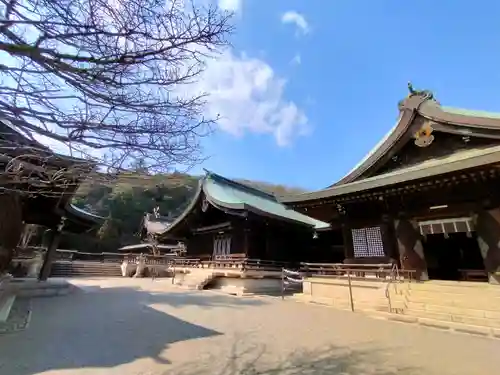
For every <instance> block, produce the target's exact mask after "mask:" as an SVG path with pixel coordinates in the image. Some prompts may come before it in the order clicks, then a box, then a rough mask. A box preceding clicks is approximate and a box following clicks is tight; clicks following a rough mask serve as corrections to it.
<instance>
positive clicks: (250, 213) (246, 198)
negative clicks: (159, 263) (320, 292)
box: [159, 172, 329, 262]
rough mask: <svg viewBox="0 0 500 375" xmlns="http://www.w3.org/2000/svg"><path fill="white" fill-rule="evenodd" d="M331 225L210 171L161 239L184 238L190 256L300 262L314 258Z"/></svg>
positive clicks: (160, 235) (179, 239)
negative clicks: (318, 242) (321, 237)
mask: <svg viewBox="0 0 500 375" xmlns="http://www.w3.org/2000/svg"><path fill="white" fill-rule="evenodd" d="M328 228H329V224H328V223H325V222H323V221H320V220H316V219H313V218H311V217H309V216H306V215H304V214H301V213H299V212H297V211H295V210H293V209H291V208H288V207H287V206H285V205H284V204H282V203H280V202H278V200H277V198H276V197H275V196H274V195H272V194H269V193H266V192H263V191H261V190H258V189H256V188H253V187H250V186H247V185H244V184H241V183H238V182H236V181H233V180H230V179H227V178H225V177H222V176H220V175H218V174H215V173H212V172H207V173H206V175H205V176H204V177H203V178H202V179H201V180H200V183H199V187H198V190H197V191H196V193H195V196H194V198H193V200H192V201H191V203H190V204H189V206H188V207H187V208H186V210H185V211H184V212H183V213H182V214H181V215H180V216H179V217H178V218H177V219H176V220H174V221H173V222H172V223H171V224H170V225H168V226H167V227H166V228H165V230H164V231H163V232H162V233H160V234H159V240H160V241H163V240H165V239H170V240H178V241H183V242H184V243H185V246H186V251H187V256H188V257H197V258H212V259H217V258H218V257H219V258H223V257H231V256H234V257H244V258H251V259H260V260H273V261H287V262H299V261H307V260H310V259H314V252H313V251H312V249H313V247H314V241H315V238H316V237H317V232H319V231H323V230H326V229H328Z"/></svg>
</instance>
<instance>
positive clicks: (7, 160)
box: [0, 119, 103, 279]
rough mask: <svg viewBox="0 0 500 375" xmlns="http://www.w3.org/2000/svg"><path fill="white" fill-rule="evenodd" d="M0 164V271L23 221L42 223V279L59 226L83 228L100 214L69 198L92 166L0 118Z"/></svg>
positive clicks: (95, 223) (95, 221)
mask: <svg viewBox="0 0 500 375" xmlns="http://www.w3.org/2000/svg"><path fill="white" fill-rule="evenodd" d="M0 168H1V169H2V170H3V171H5V172H4V173H3V174H2V191H1V194H0V199H1V202H2V209H3V210H5V212H8V214H9V215H10V218H9V219H10V221H5V220H4V223H3V224H4V226H3V227H2V229H3V230H2V232H1V233H0V235H1V239H0V242H2V243H1V245H2V246H4V247H5V248H6V251H4V252H2V253H0V274H1V273H2V271H5V270H6V269H7V268H8V266H9V263H10V261H11V256H12V254H13V252H14V248H15V247H16V246H17V244H18V240H19V237H20V235H21V233H22V230H23V224H37V225H40V226H44V227H46V228H47V231H46V233H45V235H44V247H45V248H46V249H47V252H46V255H45V257H44V263H43V266H42V269H41V271H40V275H39V277H40V278H41V279H46V278H47V277H48V276H49V274H50V266H51V262H52V259H53V258H54V256H55V251H56V247H57V244H58V242H59V238H60V235H61V233H62V232H63V231H66V232H72V233H83V232H85V231H88V230H91V229H92V228H95V227H96V226H99V225H100V224H102V222H103V218H102V217H100V216H97V215H93V214H91V213H89V212H86V211H84V210H82V209H79V208H78V207H76V206H74V205H72V204H71V200H72V198H73V196H74V194H75V192H76V190H77V189H78V187H79V186H80V184H81V182H82V181H83V180H84V179H85V178H87V176H88V175H89V174H90V173H91V172H92V171H93V170H94V169H95V164H94V163H93V162H91V161H88V160H83V159H78V158H74V157H70V156H66V155H59V154H56V153H54V152H53V151H51V150H50V149H49V148H48V147H46V146H44V145H42V144H41V143H39V142H37V141H35V140H33V139H30V138H28V137H26V136H24V135H23V134H21V133H19V132H18V131H16V130H15V129H14V127H13V126H12V124H10V122H9V121H7V120H1V119H0Z"/></svg>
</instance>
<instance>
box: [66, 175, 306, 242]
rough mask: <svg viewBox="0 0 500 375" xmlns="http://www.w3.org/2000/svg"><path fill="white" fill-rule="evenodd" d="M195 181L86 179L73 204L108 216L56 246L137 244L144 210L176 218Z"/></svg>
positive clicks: (280, 190)
mask: <svg viewBox="0 0 500 375" xmlns="http://www.w3.org/2000/svg"><path fill="white" fill-rule="evenodd" d="M198 181H199V176H192V175H188V174H184V173H179V172H176V173H171V174H161V175H149V174H147V173H141V172H135V173H129V174H126V175H122V176H120V177H119V178H116V179H104V178H103V179H100V178H98V179H95V180H91V181H90V182H86V183H85V184H83V185H82V186H81V187H80V189H79V190H78V192H77V195H76V196H75V198H74V201H73V203H74V204H75V205H76V206H78V207H80V208H83V209H85V210H88V211H90V212H92V213H95V214H98V215H101V216H104V217H106V218H107V219H106V221H105V222H104V224H103V226H102V227H101V228H100V229H99V231H96V233H89V234H86V235H65V237H64V238H63V239H62V241H61V244H60V246H59V247H60V248H66V249H68V248H72V249H77V250H81V251H90V252H94V251H96V252H101V251H111V252H114V251H116V249H117V248H119V247H121V246H124V245H128V244H133V243H137V242H138V241H139V238H138V237H137V232H138V229H139V225H140V222H141V219H142V217H143V215H144V213H146V212H152V210H153V208H154V207H155V206H156V205H158V206H159V207H160V214H161V215H162V216H170V217H172V218H175V217H177V216H178V215H179V214H180V213H181V212H182V211H183V210H184V209H185V208H186V206H187V205H188V204H189V202H190V200H191V198H192V196H193V194H194V193H195V191H196V188H197V186H198ZM238 181H239V182H241V183H244V184H248V185H251V186H254V187H257V188H259V189H261V190H264V191H267V192H270V193H273V194H276V195H281V194H286V193H299V192H302V190H300V189H294V188H287V187H285V186H281V185H272V184H268V183H264V182H255V181H249V180H238Z"/></svg>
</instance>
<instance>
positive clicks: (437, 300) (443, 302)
mask: <svg viewBox="0 0 500 375" xmlns="http://www.w3.org/2000/svg"><path fill="white" fill-rule="evenodd" d="M408 302H412V303H421V304H425V305H434V306H453V307H459V308H464V309H478V310H490V311H500V301H497V300H496V299H488V298H468V297H455V298H454V299H446V298H441V296H439V295H428V296H425V297H423V296H415V295H413V294H411V295H409V296H408Z"/></svg>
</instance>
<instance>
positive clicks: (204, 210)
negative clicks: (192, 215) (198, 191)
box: [201, 198, 208, 212]
mask: <svg viewBox="0 0 500 375" xmlns="http://www.w3.org/2000/svg"><path fill="white" fill-rule="evenodd" d="M201 210H202V211H203V212H207V210H208V200H207V198H203V202H201Z"/></svg>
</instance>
